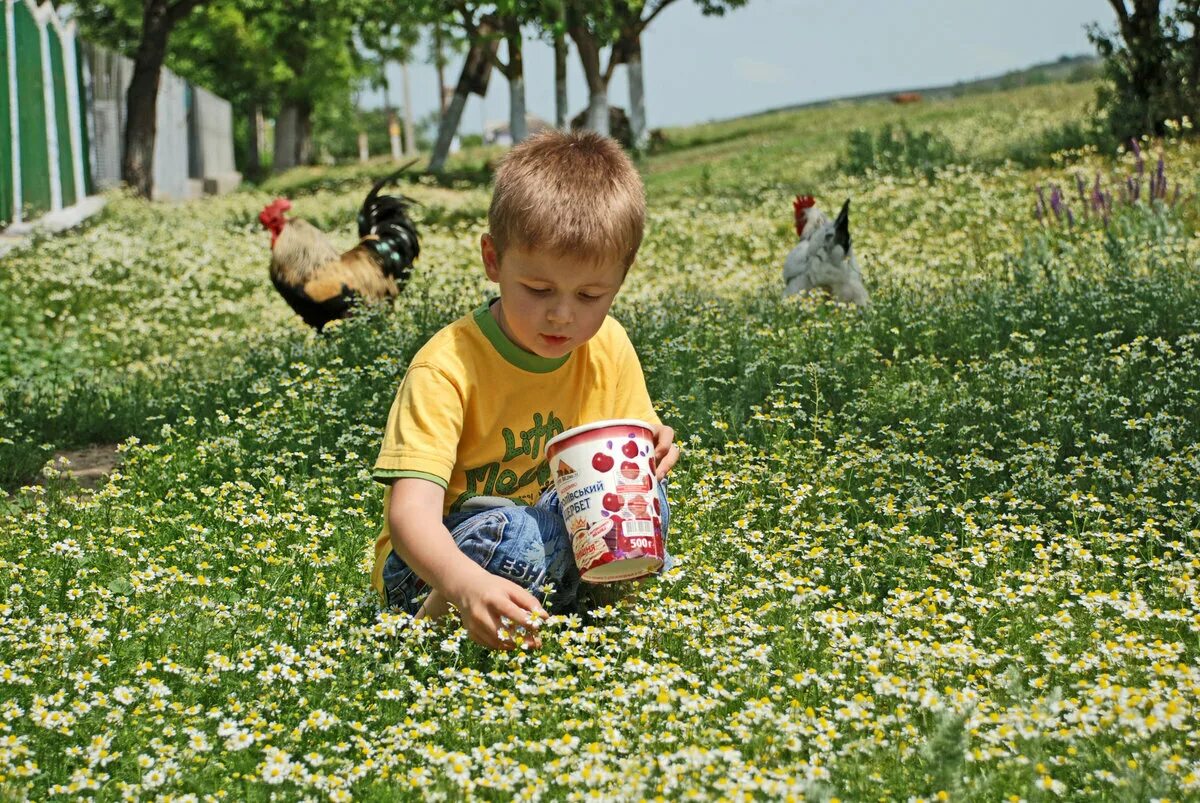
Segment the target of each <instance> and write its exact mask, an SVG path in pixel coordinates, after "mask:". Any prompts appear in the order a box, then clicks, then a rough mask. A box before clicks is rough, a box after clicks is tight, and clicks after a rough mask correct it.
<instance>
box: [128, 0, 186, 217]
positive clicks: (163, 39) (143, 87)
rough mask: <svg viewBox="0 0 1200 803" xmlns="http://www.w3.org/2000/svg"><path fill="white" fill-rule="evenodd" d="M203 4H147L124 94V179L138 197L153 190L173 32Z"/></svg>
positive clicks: (149, 0) (162, 0)
mask: <svg viewBox="0 0 1200 803" xmlns="http://www.w3.org/2000/svg"><path fill="white" fill-rule="evenodd" d="M203 2H204V0H175V2H174V3H170V2H168V0H145V3H144V5H143V7H142V38H141V40H140V41H139V42H138V49H137V53H136V54H135V55H134V59H133V76H132V78H131V80H130V82H129V90H128V91H127V92H126V93H125V108H126V110H127V116H126V118H125V151H124V153H122V155H121V178H122V179H124V181H125V183H126V184H128V185H129V186H130V187H131V188H132V189H133V190H134V191H135V192H137V194H138V195H140V196H142V197H143V198H149V197H150V194H151V192H152V191H153V189H154V140H155V137H156V135H157V133H158V131H157V119H158V85H159V79H160V77H161V76H162V66H163V61H164V59H166V56H167V40H168V39H169V38H170V36H171V29H172V28H174V27H175V24H176V23H178V22H179V21H180V20H181V19H183V18H184V17H186V16H187V15H188V14H189V13H191V11H192V9H194V8H196V7H197V6H199V5H200V4H201V3H203Z"/></svg>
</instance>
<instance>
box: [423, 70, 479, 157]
mask: <svg viewBox="0 0 1200 803" xmlns="http://www.w3.org/2000/svg"><path fill="white" fill-rule="evenodd" d="M470 94H471V93H470V92H469V91H467V88H466V86H465V85H464V84H463V82H461V81H460V82H459V85H458V88H457V89H456V90H455V91H454V98H453V100H451V101H450V105H449V106H448V107H447V108H446V111H445V112H443V113H442V122H441V123H440V124H439V125H438V136H437V142H436V143H435V144H434V146H433V155H432V156H431V157H429V172H430V173H440V172H442V168H443V167H445V165H446V157H447V156H448V155H449V154H450V143H451V142H452V141H453V140H454V134H455V132H456V131H458V121H459V120H461V119H462V113H463V107H464V106H466V105H467V96H468V95H470Z"/></svg>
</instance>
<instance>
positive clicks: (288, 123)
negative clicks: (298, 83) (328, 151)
mask: <svg viewBox="0 0 1200 803" xmlns="http://www.w3.org/2000/svg"><path fill="white" fill-rule="evenodd" d="M296 139H297V133H296V107H295V106H294V105H292V104H284V105H283V107H282V108H281V109H280V110H279V116H278V117H276V118H275V158H274V159H272V160H271V169H272V171H273V172H275V173H281V172H283V171H284V170H288V169H290V168H293V167H295V166H296Z"/></svg>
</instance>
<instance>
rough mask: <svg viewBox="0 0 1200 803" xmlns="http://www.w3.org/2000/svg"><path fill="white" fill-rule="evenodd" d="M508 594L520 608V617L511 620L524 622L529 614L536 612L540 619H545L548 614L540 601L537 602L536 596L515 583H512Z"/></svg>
mask: <svg viewBox="0 0 1200 803" xmlns="http://www.w3.org/2000/svg"><path fill="white" fill-rule="evenodd" d="M509 596H510V598H511V599H512V601H513V602H515V603H516V604H517V605H520V606H521V608H522V611H521V616H520V618H517V619H514V620H513V621H514V622H516V623H517V624H522V625H523V624H525V621H526V620H527V619H529V618H530V614H536V615H537V616H538V617H539V618H541V619H545V618H546V617H547V616H549V615H550V614H548V613H546V609H545V608H543V607H542V603H540V602H538V600H537V597H535V596H534V595H533V594H530V593H529V592H528V591H526V590H525V589H524V588H521V587H520V586H519V585H517V584H516V583H513V593H512V594H510V595H509ZM510 616H511V614H510Z"/></svg>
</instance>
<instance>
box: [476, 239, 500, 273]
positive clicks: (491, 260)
mask: <svg viewBox="0 0 1200 803" xmlns="http://www.w3.org/2000/svg"><path fill="white" fill-rule="evenodd" d="M479 253H480V256H482V257H483V269H484V271H485V272H486V273H487V277H488V278H489V279H491V280H492V281H493V282H498V281H500V256H499V254H497V253H496V243H495V241H494V240H493V239H492V235H490V234H484V235H483V236H482V237H480V238H479Z"/></svg>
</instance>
